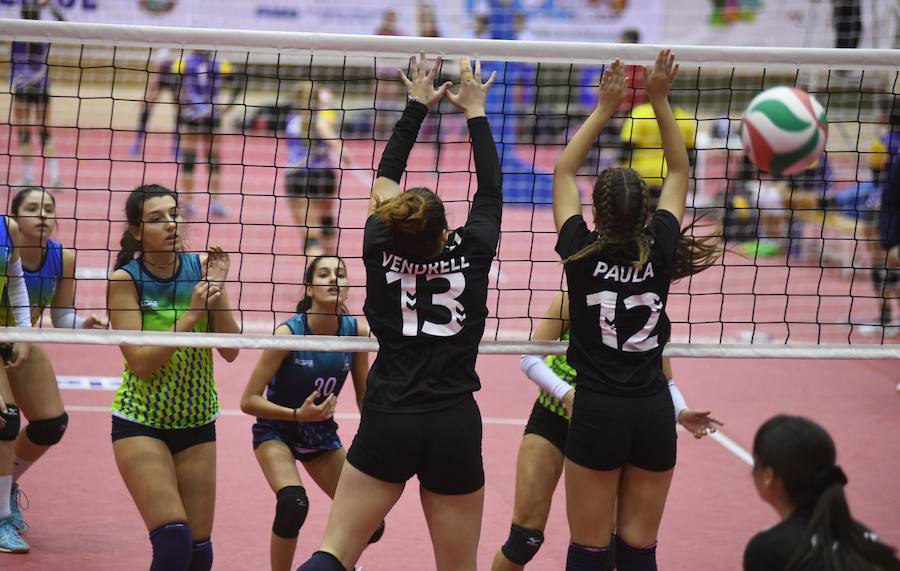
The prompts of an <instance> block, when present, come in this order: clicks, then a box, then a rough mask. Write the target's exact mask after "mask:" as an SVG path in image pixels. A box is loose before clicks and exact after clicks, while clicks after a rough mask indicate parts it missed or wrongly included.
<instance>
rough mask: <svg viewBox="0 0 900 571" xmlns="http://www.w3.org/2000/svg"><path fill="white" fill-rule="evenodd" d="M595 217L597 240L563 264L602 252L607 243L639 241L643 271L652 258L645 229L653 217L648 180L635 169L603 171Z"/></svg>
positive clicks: (636, 263) (596, 188) (637, 264)
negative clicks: (649, 219) (648, 220)
mask: <svg viewBox="0 0 900 571" xmlns="http://www.w3.org/2000/svg"><path fill="white" fill-rule="evenodd" d="M592 198H593V201H594V216H595V222H596V225H597V239H596V240H594V242H592V243H590V244H588V245H587V246H585V247H584V248H582V249H581V250H580V251H578V252H576V253H574V254H572V255H571V256H569V257H568V258H566V259H565V260H563V263H568V262H574V261H577V260H581V259H583V258H586V257H588V256H590V255H591V254H594V253H596V252H599V251H601V250H602V249H603V248H604V247H605V246H606V244H608V243H610V242H615V243H625V244H627V243H630V242H635V243H637V246H638V259H637V260H633V261H632V265H633V266H634V267H635V269H638V270H640V269H641V268H643V267H644V265H646V264H647V261H648V260H649V259H650V238H649V237H648V236H647V233H646V232H645V231H644V227H645V225H646V223H647V219H648V218H650V192H649V190H648V189H647V183H646V182H645V181H644V179H643V178H641V175H639V174H638V173H637V172H636V171H635V170H634V169H630V168H619V167H617V168H610V169H606V170H604V171H603V172H601V173H600V176H598V177H597V182H596V183H595V184H594V192H593V196H592Z"/></svg>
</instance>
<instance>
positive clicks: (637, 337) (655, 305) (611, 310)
mask: <svg viewBox="0 0 900 571" xmlns="http://www.w3.org/2000/svg"><path fill="white" fill-rule="evenodd" d="M585 300H586V302H587V305H588V307H590V306H593V305H599V306H600V337H601V339H603V344H604V345H606V346H607V347H612V348H613V349H621V350H622V351H628V352H631V353H638V352H643V351H649V350H651V349H655V348H657V347H659V341H658V339H657V336H656V335H653V336H651V335H650V334H651V333H652V332H653V329H654V328H655V327H656V324H657V322H658V321H659V316H660V314H661V313H662V309H663V304H662V300H661V299H660V298H659V296H658V295H656V294H655V293H653V292H647V293H642V294H640V295H632V296H629V297H626V298H625V300H624V301H623V303H624V304H625V309H626V310H629V309H633V308H635V307H642V306H643V307H649V308H650V317H649V318H648V319H647V323H645V324H644V326H643V327H642V328H641V330H640V331H638V332H637V333H635V334H634V335H632V336H631V337H629V338H628V340H627V341H625V343H623V344H622V347H621V348H620V347H619V346H618V344H619V337H618V333H617V331H616V305H618V301H619V294H618V293H616V292H614V291H600V292H597V293H592V294H589V295H588V296H586V298H585Z"/></svg>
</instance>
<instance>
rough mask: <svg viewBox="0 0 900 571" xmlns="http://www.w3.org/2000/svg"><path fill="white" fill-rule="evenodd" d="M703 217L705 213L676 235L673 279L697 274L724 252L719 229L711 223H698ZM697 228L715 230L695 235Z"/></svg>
mask: <svg viewBox="0 0 900 571" xmlns="http://www.w3.org/2000/svg"><path fill="white" fill-rule="evenodd" d="M705 217H706V215H705V214H701V215H700V216H698V217H696V218H694V220H693V221H691V223H690V224H688V225H687V226H685V227H684V228H682V229H681V236H679V237H678V245H677V246H676V247H675V257H674V259H673V260H672V280H673V281H674V280H680V279H681V278H686V277H688V276H692V275H694V274H699V273H700V272H702V271H703V270H705V269H707V268H709V267H711V266H714V265H715V264H716V262H718V261H719V258H721V257H722V255H723V254H724V253H725V245H724V242H722V231H721V229H720V228H718V227H716V226H715V225H714V224H713V223H708V224H707V223H704V224H699V225H698V222H700V221H701V220H703V219H704V218H705ZM698 228H713V229H715V230H716V232H715V233H713V234H708V235H706V236H696V235H695V231H696V230H697V229H698Z"/></svg>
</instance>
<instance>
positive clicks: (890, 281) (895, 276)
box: [884, 269, 900, 289]
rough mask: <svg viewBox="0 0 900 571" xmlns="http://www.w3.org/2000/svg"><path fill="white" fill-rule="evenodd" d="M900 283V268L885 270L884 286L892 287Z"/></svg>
mask: <svg viewBox="0 0 900 571" xmlns="http://www.w3.org/2000/svg"><path fill="white" fill-rule="evenodd" d="M898 283H900V270H894V269H890V270H884V287H885V288H886V289H892V288H894V287H897V284H898Z"/></svg>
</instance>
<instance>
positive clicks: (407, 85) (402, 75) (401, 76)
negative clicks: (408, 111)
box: [400, 69, 412, 87]
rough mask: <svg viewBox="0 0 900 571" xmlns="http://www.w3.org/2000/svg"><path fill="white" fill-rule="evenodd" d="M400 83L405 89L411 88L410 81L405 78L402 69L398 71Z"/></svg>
mask: <svg viewBox="0 0 900 571" xmlns="http://www.w3.org/2000/svg"><path fill="white" fill-rule="evenodd" d="M400 81H402V82H403V85H405V86H406V87H410V86H412V81H410V80H409V78H408V77H406V74H405V73H404V72H403V70H402V69H401V70H400Z"/></svg>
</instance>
